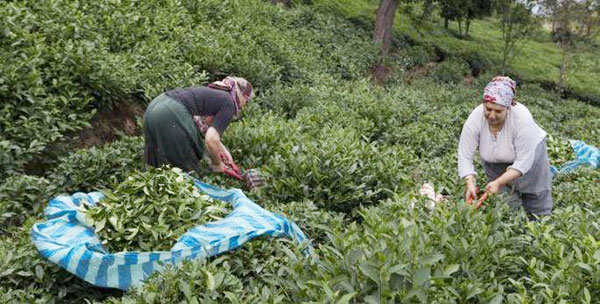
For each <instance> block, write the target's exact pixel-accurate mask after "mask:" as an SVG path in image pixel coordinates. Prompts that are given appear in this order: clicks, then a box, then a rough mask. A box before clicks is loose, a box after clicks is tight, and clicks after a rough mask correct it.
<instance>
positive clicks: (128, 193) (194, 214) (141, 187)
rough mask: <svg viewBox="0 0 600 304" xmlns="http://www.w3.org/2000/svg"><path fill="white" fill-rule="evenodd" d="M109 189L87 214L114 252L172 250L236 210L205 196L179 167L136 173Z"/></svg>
mask: <svg viewBox="0 0 600 304" xmlns="http://www.w3.org/2000/svg"><path fill="white" fill-rule="evenodd" d="M103 194H104V195H105V198H104V199H102V200H101V201H100V202H98V206H96V207H90V209H89V210H87V211H86V212H87V215H86V219H89V220H90V224H91V225H93V227H94V228H95V230H96V233H97V234H98V237H99V238H100V239H101V240H102V244H103V245H104V247H105V249H107V250H108V251H109V252H121V251H166V250H169V249H170V248H171V247H173V244H175V241H176V240H177V239H178V238H179V237H180V236H181V235H183V234H184V233H185V232H186V231H187V230H189V229H191V228H193V227H194V226H197V225H202V224H203V223H205V222H212V221H216V220H220V219H222V218H223V217H225V216H226V215H227V214H229V212H230V211H231V208H230V206H229V205H228V204H226V203H224V202H215V201H213V200H212V199H210V198H209V197H208V196H207V195H202V194H201V193H200V191H199V190H198V189H197V188H196V187H195V186H194V184H193V181H192V180H191V179H190V178H188V177H186V176H185V175H184V174H183V173H181V170H180V169H178V168H173V169H168V168H164V169H162V168H158V169H151V170H148V171H147V172H134V173H132V174H131V175H130V176H129V177H128V178H127V179H126V180H125V181H123V182H122V183H120V184H118V185H116V186H115V188H114V190H104V191H103Z"/></svg>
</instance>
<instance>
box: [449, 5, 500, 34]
mask: <svg viewBox="0 0 600 304" xmlns="http://www.w3.org/2000/svg"><path fill="white" fill-rule="evenodd" d="M439 2H440V15H441V17H442V18H444V27H445V28H446V29H448V21H456V22H457V23H458V33H459V35H461V36H465V37H468V36H469V29H470V26H471V20H473V19H476V18H481V17H484V16H488V15H490V14H491V11H492V6H491V4H490V3H491V2H490V1H489V0H439ZM463 21H465V32H464V34H463V30H462V24H463Z"/></svg>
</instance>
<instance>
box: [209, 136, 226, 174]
mask: <svg viewBox="0 0 600 304" xmlns="http://www.w3.org/2000/svg"><path fill="white" fill-rule="evenodd" d="M204 145H205V146H206V151H208V155H209V156H210V159H211V161H212V165H213V171H216V172H222V171H223V169H224V167H223V162H221V158H220V157H219V155H220V154H221V153H222V152H223V148H224V146H223V144H222V143H221V136H220V135H219V132H217V130H216V129H215V128H213V127H210V128H208V130H207V131H206V135H205V136H204ZM227 153H229V152H227Z"/></svg>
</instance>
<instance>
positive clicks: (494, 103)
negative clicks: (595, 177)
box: [458, 77, 553, 215]
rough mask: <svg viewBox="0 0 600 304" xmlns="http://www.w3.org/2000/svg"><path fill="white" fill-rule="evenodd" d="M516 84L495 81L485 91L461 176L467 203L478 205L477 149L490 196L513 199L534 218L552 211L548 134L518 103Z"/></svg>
mask: <svg viewBox="0 0 600 304" xmlns="http://www.w3.org/2000/svg"><path fill="white" fill-rule="evenodd" d="M515 88H516V83H515V81H513V80H512V79H510V78H509V77H494V79H492V81H491V82H490V83H489V84H488V85H487V86H486V87H485V91H484V93H483V103H482V104H480V105H479V106H477V107H476V108H475V109H474V110H473V111H472V112H471V114H470V115H469V117H468V118H467V121H466V122H465V123H464V125H463V129H462V133H461V135H460V142H459V145H458V174H459V176H460V178H464V179H465V182H466V186H467V190H466V192H465V199H466V200H467V201H470V200H473V199H477V187H476V183H475V177H476V175H477V173H476V172H475V167H474V165H473V156H474V154H475V151H476V150H477V148H479V154H480V156H481V159H482V162H483V167H484V169H485V174H486V176H487V179H488V184H487V186H486V187H485V191H486V192H487V193H488V194H490V195H493V194H495V193H497V192H498V191H499V190H503V191H506V192H508V193H510V195H511V198H510V204H511V205H513V206H517V205H519V204H520V205H522V206H523V207H524V208H525V211H526V212H527V213H529V214H534V215H546V214H550V213H551V211H552V205H553V202H552V192H551V176H550V162H549V160H548V154H547V151H546V132H545V131H544V130H542V129H541V128H540V127H539V126H538V125H537V124H536V122H535V121H534V120H533V117H532V116H531V113H530V112H529V110H528V109H527V108H526V107H525V106H524V105H523V104H521V103H517V102H515V92H516V91H515Z"/></svg>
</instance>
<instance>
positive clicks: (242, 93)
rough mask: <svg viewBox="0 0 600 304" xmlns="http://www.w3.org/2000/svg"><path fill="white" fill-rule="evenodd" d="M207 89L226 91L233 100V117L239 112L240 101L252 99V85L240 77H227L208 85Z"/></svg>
mask: <svg viewBox="0 0 600 304" xmlns="http://www.w3.org/2000/svg"><path fill="white" fill-rule="evenodd" d="M208 87H209V88H214V89H219V90H224V91H228V92H229V93H230V94H231V98H232V99H233V106H234V113H233V115H234V116H237V115H238V114H239V112H240V111H241V109H242V107H241V100H242V99H243V100H246V102H248V101H250V99H252V97H253V92H252V84H251V83H250V82H249V81H248V80H246V79H244V78H241V77H233V76H228V77H225V79H223V80H221V81H215V82H213V83H211V84H209V85H208Z"/></svg>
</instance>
